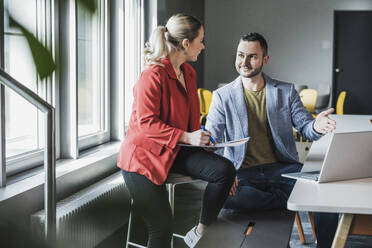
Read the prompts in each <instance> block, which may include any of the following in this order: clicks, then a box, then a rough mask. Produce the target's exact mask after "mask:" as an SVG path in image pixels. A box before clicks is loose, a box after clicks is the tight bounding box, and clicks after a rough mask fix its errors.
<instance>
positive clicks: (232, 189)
mask: <svg viewBox="0 0 372 248" xmlns="http://www.w3.org/2000/svg"><path fill="white" fill-rule="evenodd" d="M237 188H238V177H237V176H236V177H235V181H234V183H233V185H232V186H231V189H230V193H229V195H230V196H234V195H235V193H236V189H237Z"/></svg>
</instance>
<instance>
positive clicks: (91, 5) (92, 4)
mask: <svg viewBox="0 0 372 248" xmlns="http://www.w3.org/2000/svg"><path fill="white" fill-rule="evenodd" d="M77 2H78V4H81V5H82V6H84V7H85V9H87V10H88V11H89V12H91V13H95V12H96V10H97V3H96V0H78V1H77Z"/></svg>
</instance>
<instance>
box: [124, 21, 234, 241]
mask: <svg viewBox="0 0 372 248" xmlns="http://www.w3.org/2000/svg"><path fill="white" fill-rule="evenodd" d="M203 39H204V28H203V26H202V24H201V23H200V21H199V20H197V19H196V18H195V17H192V16H189V15H184V14H177V15H174V16H172V17H171V18H170V19H169V20H168V22H167V24H166V26H159V27H157V28H156V29H155V30H154V31H153V33H152V35H151V37H150V40H149V42H148V43H147V44H146V49H145V54H144V59H145V66H146V69H145V70H144V71H143V72H142V73H141V75H140V77H139V79H138V82H137V83H136V85H135V86H134V89H133V94H134V103H133V107H132V115H131V118H130V122H129V129H128V132H127V134H126V137H125V139H124V141H123V143H122V146H121V149H120V154H119V158H118V167H120V168H121V169H122V173H123V177H124V180H125V183H126V186H127V188H128V190H129V193H130V197H131V198H132V199H133V210H134V211H135V212H136V213H137V214H138V215H140V216H141V217H142V218H143V219H144V221H145V222H146V224H147V227H148V231H149V238H148V244H147V246H148V247H152V248H153V247H160V248H166V247H170V240H171V236H172V213H171V209H170V206H169V202H168V196H167V192H166V189H165V185H164V182H165V180H166V178H167V175H168V173H169V171H170V170H171V171H174V172H178V173H182V174H185V175H190V176H193V177H197V178H201V179H203V180H205V181H208V186H207V187H206V190H205V193H204V198H203V205H202V213H201V217H200V221H199V224H198V225H197V226H196V227H194V228H193V229H192V230H190V232H188V233H187V235H186V237H185V242H186V243H187V244H188V245H189V246H190V247H194V245H195V244H196V242H197V241H198V240H199V239H200V237H201V236H202V235H203V233H204V231H205V228H206V227H207V226H208V225H209V224H211V222H213V221H214V220H216V218H217V215H218V213H219V211H220V210H221V208H222V206H223V204H224V202H225V200H226V198H227V196H228V194H229V190H230V188H231V186H232V183H233V181H234V177H235V169H234V166H233V165H232V163H231V162H230V161H229V160H227V159H225V158H223V157H220V156H218V155H216V154H214V153H212V152H208V151H205V150H204V149H201V148H189V147H188V148H181V147H180V146H178V145H177V144H179V143H185V144H192V145H205V144H209V142H210V141H209V135H210V132H208V131H203V130H201V129H200V121H199V117H200V112H199V102H198V96H197V89H196V74H195V71H194V69H193V68H192V67H191V66H190V65H189V64H187V63H186V61H196V60H197V57H198V55H199V53H200V52H201V51H202V50H203V49H204V44H203Z"/></svg>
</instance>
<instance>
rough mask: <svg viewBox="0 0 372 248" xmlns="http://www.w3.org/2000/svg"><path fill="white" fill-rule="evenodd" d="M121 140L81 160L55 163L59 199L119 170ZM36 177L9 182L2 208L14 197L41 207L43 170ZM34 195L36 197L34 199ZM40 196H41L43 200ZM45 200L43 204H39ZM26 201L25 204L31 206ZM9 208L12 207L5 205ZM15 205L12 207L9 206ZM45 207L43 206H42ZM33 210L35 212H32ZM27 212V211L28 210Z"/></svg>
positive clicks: (3, 190)
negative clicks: (117, 165) (117, 163)
mask: <svg viewBox="0 0 372 248" xmlns="http://www.w3.org/2000/svg"><path fill="white" fill-rule="evenodd" d="M120 143H121V142H118V141H115V142H109V143H106V144H103V145H100V146H98V147H95V148H93V149H90V150H87V151H85V152H84V153H82V155H81V156H80V157H79V159H76V160H75V159H60V160H57V163H56V184H57V185H56V191H57V200H61V199H63V198H64V197H67V196H68V195H70V194H73V193H75V192H77V191H79V190H80V189H82V188H84V187H87V186H88V185H90V184H92V183H94V182H96V181H97V180H100V179H102V178H103V177H106V176H108V175H110V174H112V173H113V172H115V171H117V167H116V161H117V156H118V152H119V149H120ZM32 173H33V174H34V175H32V176H29V175H23V176H21V177H17V178H13V179H10V180H9V181H8V185H7V186H6V187H4V188H0V205H2V203H3V202H4V201H6V202H8V201H11V200H12V198H17V199H18V200H19V199H20V198H24V199H25V200H26V199H27V201H29V200H30V199H31V201H32V200H35V202H34V203H33V204H31V206H33V207H32V208H36V206H42V204H43V198H44V180H45V179H44V169H43V168H38V169H37V170H35V171H34V172H32ZM34 194H36V195H37V197H33V196H34ZM40 194H41V197H40ZM40 198H41V199H42V201H41V202H38V201H39V200H40ZM25 203H26V201H25V202H23V205H26V207H27V205H28V203H29V202H27V204H25ZM6 205H9V204H6ZM10 205H12V204H10ZM41 208H42V207H41ZM31 211H34V210H31ZM26 212H28V211H27V210H26Z"/></svg>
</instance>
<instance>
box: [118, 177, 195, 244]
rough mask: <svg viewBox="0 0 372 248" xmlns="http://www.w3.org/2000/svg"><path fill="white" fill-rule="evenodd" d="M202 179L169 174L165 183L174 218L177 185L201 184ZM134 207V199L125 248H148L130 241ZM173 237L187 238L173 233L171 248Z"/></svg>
mask: <svg viewBox="0 0 372 248" xmlns="http://www.w3.org/2000/svg"><path fill="white" fill-rule="evenodd" d="M201 181H202V180H201V179H195V178H192V177H190V176H185V175H182V174H178V173H169V174H168V177H167V180H166V181H165V185H166V187H167V190H168V200H169V204H170V207H171V210H172V215H173V216H174V193H175V188H176V186H177V185H180V184H186V183H196V182H201ZM132 205H133V199H131V209H130V212H129V220H128V232H127V243H126V245H125V248H128V247H129V246H134V247H140V248H146V246H143V245H140V244H137V243H134V242H131V241H130V233H131V228H132V214H133V213H132ZM173 237H176V238H181V239H183V238H184V237H185V236H183V235H180V234H177V233H173V234H172V240H171V247H172V248H173Z"/></svg>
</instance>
